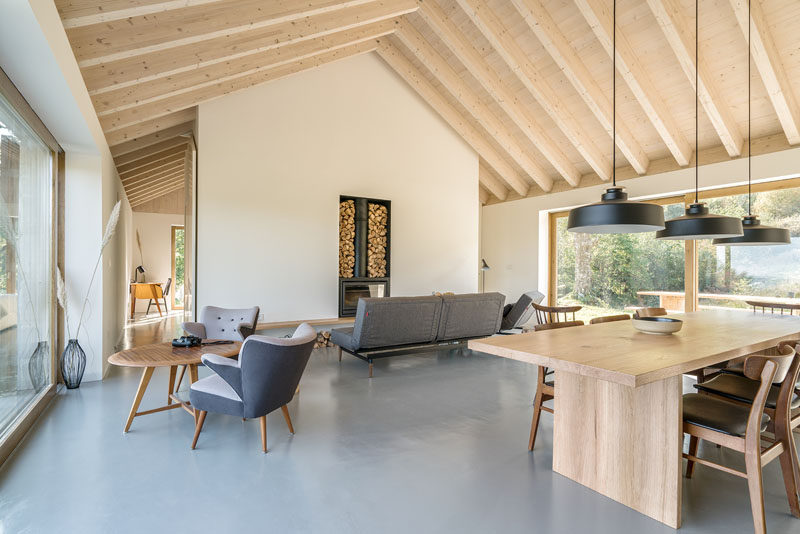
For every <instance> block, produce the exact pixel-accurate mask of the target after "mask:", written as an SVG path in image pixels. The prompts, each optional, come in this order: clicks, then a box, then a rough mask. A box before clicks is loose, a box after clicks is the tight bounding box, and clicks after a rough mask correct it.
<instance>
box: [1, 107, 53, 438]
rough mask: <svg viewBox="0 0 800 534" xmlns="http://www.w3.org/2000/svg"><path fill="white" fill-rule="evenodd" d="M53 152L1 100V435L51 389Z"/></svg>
mask: <svg viewBox="0 0 800 534" xmlns="http://www.w3.org/2000/svg"><path fill="white" fill-rule="evenodd" d="M51 192H52V153H51V151H50V150H49V149H48V147H47V146H45V145H44V143H42V141H41V140H40V139H39V138H38V137H37V136H36V135H35V134H34V133H33V132H32V131H31V130H30V128H28V126H27V125H26V124H25V122H24V121H23V120H22V119H21V118H20V117H19V116H18V115H17V114H16V112H15V111H14V110H13V109H12V108H11V106H10V104H9V103H8V102H7V101H6V100H4V99H3V98H2V96H0V435H2V434H3V433H4V432H5V430H6V429H7V428H8V426H9V425H10V424H11V422H12V421H13V420H14V418H15V417H16V416H17V415H18V414H19V413H20V412H21V411H22V410H24V408H25V407H26V406H27V405H28V403H30V401H31V400H32V399H33V398H34V397H35V396H36V394H37V393H38V392H39V391H41V390H42V389H44V388H45V387H46V386H48V385H49V384H51V381H52V377H51V324H50V317H51V310H52V309H53V302H52V258H51V247H52V218H51V215H52V208H51Z"/></svg>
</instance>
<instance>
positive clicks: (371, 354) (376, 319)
mask: <svg viewBox="0 0 800 534" xmlns="http://www.w3.org/2000/svg"><path fill="white" fill-rule="evenodd" d="M505 299H506V298H505V296H504V295H502V294H500V293H475V294H467V295H443V296H441V297H439V296H430V297H385V298H364V299H360V300H359V301H358V307H357V308H356V318H355V323H354V324H353V327H352V328H334V329H333V330H332V331H331V341H332V342H333V343H334V344H335V345H338V346H339V349H340V350H339V360H340V361H341V358H342V354H341V352H342V351H344V352H347V353H348V354H352V355H353V356H355V357H357V358H360V359H362V360H364V361H366V362H368V363H369V376H370V377H371V376H372V363H373V360H374V359H375V358H382V357H386V356H395V355H398V354H410V353H413V352H417V351H419V350H423V349H429V348H437V347H441V346H445V345H454V344H459V343H463V342H464V341H466V340H469V339H474V338H480V337H486V336H491V335H493V334H495V333H497V331H498V330H500V324H501V320H502V312H503V304H504V303H505Z"/></svg>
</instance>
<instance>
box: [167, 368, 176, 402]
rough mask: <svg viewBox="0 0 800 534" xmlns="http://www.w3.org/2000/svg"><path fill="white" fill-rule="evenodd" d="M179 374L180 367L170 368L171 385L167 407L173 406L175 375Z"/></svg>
mask: <svg viewBox="0 0 800 534" xmlns="http://www.w3.org/2000/svg"><path fill="white" fill-rule="evenodd" d="M177 373H178V366H177V365H172V366H170V368H169V385H168V386H167V405H170V404H172V394H173V393H175V375H176V374H177Z"/></svg>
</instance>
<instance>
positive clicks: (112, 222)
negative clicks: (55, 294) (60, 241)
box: [62, 200, 122, 339]
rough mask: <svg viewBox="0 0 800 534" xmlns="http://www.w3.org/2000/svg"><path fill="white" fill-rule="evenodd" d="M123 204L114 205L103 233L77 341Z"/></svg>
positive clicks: (84, 302)
mask: <svg viewBox="0 0 800 534" xmlns="http://www.w3.org/2000/svg"><path fill="white" fill-rule="evenodd" d="M121 204H122V201H121V200H118V201H117V203H116V204H115V205H114V209H112V210H111V215H110V216H109V217H108V222H107V223H106V230H105V232H103V240H102V241H101V242H100V253H99V254H98V255H97V262H95V264H94V270H93V271H92V277H91V278H90V279H89V286H88V287H87V288H86V297H84V299H83V306H82V307H81V315H80V317H78V328H77V329H76V330H75V339H78V334H80V331H81V326H82V325H83V316H84V314H85V313H86V305H87V304H88V303H89V291H91V290H92V284H94V277H95V276H96V275H97V268H98V267H99V266H100V261H101V260H102V259H103V249H105V248H106V245H108V242H109V241H111V238H112V237H114V230H116V228H117V223H118V222H119V210H120V206H121ZM62 306H63V305H62ZM65 309H66V308H65Z"/></svg>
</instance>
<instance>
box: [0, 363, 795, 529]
mask: <svg viewBox="0 0 800 534" xmlns="http://www.w3.org/2000/svg"><path fill="white" fill-rule="evenodd" d="M375 367H376V369H375V373H376V376H375V378H373V379H371V380H370V379H368V378H366V375H367V367H366V364H365V363H364V362H362V361H359V360H356V359H354V358H352V357H347V356H345V359H344V361H343V362H342V363H341V364H339V363H338V361H337V357H336V350H335V349H321V350H317V351H315V352H314V354H313V356H312V358H311V361H310V363H309V366H308V369H307V370H306V373H305V375H304V377H303V380H302V383H301V390H300V394H299V395H298V396H297V397H296V398H295V400H293V401H292V403H291V404H290V408H289V410H290V412H291V415H292V418H293V420H294V426H295V429H296V431H297V434H296V435H294V436H291V435H290V434H289V433H288V431H287V428H286V425H285V423H284V421H283V418H282V417H281V415H280V413H279V412H275V413H273V414H272V415H270V416H269V418H268V447H269V453H268V454H263V453H262V452H261V450H260V437H259V426H258V422H257V421H247V422H242V421H241V420H240V419H237V418H235V417H229V416H221V415H213V414H210V415H209V416H208V419H207V420H206V424H205V428H204V430H203V433H202V434H201V436H200V440H199V443H198V448H197V450H195V451H191V450H190V448H189V445H190V441H191V437H192V431H193V420H192V418H191V417H190V416H189V415H188V414H186V413H185V412H183V411H182V410H174V411H170V412H162V413H157V414H153V415H148V416H143V417H139V418H137V419H136V420H135V421H134V423H133V426H132V429H131V432H130V433H128V434H123V433H122V427H123V424H124V420H125V416H126V414H127V411H128V409H129V406H130V402H131V400H132V398H133V395H134V392H135V390H136V386H137V383H138V378H139V375H138V373H137V372H136V371H135V370H130V369H114V370H113V372H112V374H111V375H110V376H109V377H108V379H107V380H105V381H103V382H102V383H99V382H96V383H87V384H84V385H83V386H81V388H80V389H79V390H75V391H62V392H61V393H60V394H59V395H58V397H57V400H56V401H55V402H54V403H53V404H52V406H51V407H50V408H49V409H48V410H47V412H46V413H45V414H44V416H43V417H42V418H41V419H40V421H39V422H38V423H37V424H36V426H35V428H34V430H33V431H32V432H31V433H30V434H29V436H28V437H27V439H26V441H25V442H24V443H23V445H22V446H21V447H20V448H19V449H18V450H17V452H16V453H15V454H14V456H13V457H12V458H11V459H10V460H9V461H8V462H6V464H5V466H4V467H3V469H2V471H0V533H3V534H10V533H22V532H24V533H39V532H42V533H55V532H58V533H73V532H74V533H83V534H89V533H128V532H131V533H134V532H135V533H140V532H149V533H161V532H169V533H181V532H214V533H227V532H237V533H248V532H276V533H278V532H280V533H284V532H285V533H304V532H310V533H312V532H313V533H329V532H330V533H333V532H341V533H378V532H379V533H407V532H423V533H427V532H437V533H438V532H459V533H493V532H498V533H499V532H502V533H515V532H557V533H561V532H566V533H572V532H596V533H601V532H608V533H620V532H635V533H667V532H673V531H672V529H670V528H668V527H666V526H664V525H661V524H660V523H658V522H656V521H654V520H651V519H649V518H647V517H645V516H643V515H641V514H639V513H637V512H635V511H633V510H631V509H628V508H626V507H624V506H622V505H620V504H618V503H616V502H614V501H611V500H609V499H607V498H605V497H602V496H600V495H598V494H596V493H594V492H592V491H591V490H588V489H586V488H584V487H582V486H580V485H579V484H577V483H575V482H572V481H570V480H568V479H566V478H563V477H561V476H559V475H557V474H554V473H553V472H552V471H551V461H552V455H551V451H552V435H553V434H552V416H550V415H549V414H544V415H543V417H542V421H543V422H542V426H541V428H540V431H539V438H538V439H539V441H538V442H537V445H536V449H535V451H534V452H532V453H529V452H528V451H527V450H526V448H527V447H526V446H527V438H528V428H529V424H530V417H531V401H532V397H533V388H534V380H535V369H534V367H533V366H529V365H526V364H522V363H519V362H514V361H510V360H505V359H501V358H495V357H492V356H488V355H484V354H479V353H471V352H469V351H464V352H459V351H446V352H438V353H427V354H424V355H420V356H402V357H397V358H393V359H387V360H382V361H379V362H378V363H376V365H375ZM207 372H208V371H207V370H205V369H203V370H201V375H202V374H203V373H207ZM166 380H167V373H166V370H163V369H162V370H159V371H156V373H155V375H154V377H153V380H152V382H151V384H150V389H149V390H148V393H147V395H146V396H145V399H144V401H143V404H142V408H143V409H146V408H147V407H153V406H157V405H161V404H163V403H164V401H165V396H166ZM687 380H688V379H687ZM688 385H689V383H688V382H687V386H688ZM701 454H705V455H707V456H709V457H712V458H717V459H721V460H722V461H724V462H727V463H728V464H729V465H732V466H736V467H739V468H741V467H743V462H742V460H741V459H740V458H739V457H738V455H737V454H735V453H733V452H730V451H726V450H725V449H721V450H718V449H716V448H714V447H713V446H711V447H701ZM764 478H765V480H766V496H765V500H766V509H767V524H768V528H769V531H770V533H773V534H774V533H783V532H785V533H789V532H792V533H795V534H796V533H797V532H800V520H798V519H794V518H792V517H791V516H790V515H789V513H788V505H787V503H786V498H785V494H784V490H783V484H782V481H781V478H780V471H779V469H778V463H777V462H773V463H772V464H770V465H769V466H767V467H766V469H765V470H764ZM683 502H684V506H683V522H684V526H683V528H682V529H681V532H685V533H696V532H724V533H726V534H732V533H738V532H742V533H745V532H752V521H751V516H750V506H749V501H748V493H747V486H746V482H745V481H744V480H741V479H738V478H735V477H732V476H729V475H726V474H724V473H720V472H716V471H714V470H711V469H709V468H705V467H703V466H698V467H697V471H696V474H695V477H694V478H693V479H692V480H684V498H683Z"/></svg>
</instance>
